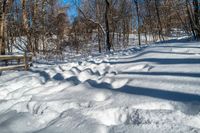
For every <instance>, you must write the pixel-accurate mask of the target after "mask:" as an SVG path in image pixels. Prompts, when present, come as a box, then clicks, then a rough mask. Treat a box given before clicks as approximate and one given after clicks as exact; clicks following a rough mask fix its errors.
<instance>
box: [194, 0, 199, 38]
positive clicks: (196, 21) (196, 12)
mask: <svg viewBox="0 0 200 133" xmlns="http://www.w3.org/2000/svg"><path fill="white" fill-rule="evenodd" d="M193 6H194V24H195V31H196V38H197V39H200V23H199V13H200V11H199V10H200V9H199V8H200V6H199V2H198V0H193Z"/></svg>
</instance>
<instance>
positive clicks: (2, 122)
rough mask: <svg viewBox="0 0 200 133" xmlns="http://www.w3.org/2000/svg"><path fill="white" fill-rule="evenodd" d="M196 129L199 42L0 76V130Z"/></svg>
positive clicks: (118, 132)
mask: <svg viewBox="0 0 200 133" xmlns="http://www.w3.org/2000/svg"><path fill="white" fill-rule="evenodd" d="M133 132H134V133H148V132H149V133H160V132H162V133H198V132H200V43H198V42H190V43H186V42H185V43H169V44H157V45H152V46H148V47H145V48H141V49H138V48H132V49H129V50H126V51H121V52H117V53H113V54H110V55H108V56H98V57H90V58H88V60H87V61H82V62H80V61H79V62H74V63H66V64H60V65H41V64H36V65H34V67H33V68H31V70H30V71H28V72H25V71H9V72H3V73H2V75H1V76H0V133H133Z"/></svg>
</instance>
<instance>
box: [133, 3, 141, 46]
mask: <svg viewBox="0 0 200 133" xmlns="http://www.w3.org/2000/svg"><path fill="white" fill-rule="evenodd" d="M134 3H135V7H136V13H137V27H138V29H137V31H138V44H139V45H141V39H140V16H139V5H138V1H137V0H134Z"/></svg>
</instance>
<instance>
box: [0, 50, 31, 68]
mask: <svg viewBox="0 0 200 133" xmlns="http://www.w3.org/2000/svg"><path fill="white" fill-rule="evenodd" d="M14 60H15V61H16V63H15V65H13V64H12V62H11V64H8V61H14ZM0 62H5V66H0V72H1V71H5V70H13V69H18V68H24V69H25V70H28V69H29V67H30V63H31V62H32V56H31V55H27V54H26V53H25V54H24V55H0ZM21 62H22V63H21ZM29 62H30V63H29Z"/></svg>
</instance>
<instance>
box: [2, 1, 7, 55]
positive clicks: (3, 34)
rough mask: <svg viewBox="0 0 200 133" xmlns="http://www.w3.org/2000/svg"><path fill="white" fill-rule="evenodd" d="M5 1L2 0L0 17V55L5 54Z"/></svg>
mask: <svg viewBox="0 0 200 133" xmlns="http://www.w3.org/2000/svg"><path fill="white" fill-rule="evenodd" d="M6 3H7V0H3V2H2V5H1V6H2V7H3V8H2V9H3V10H2V15H0V16H1V18H0V55H5V53H6V51H5V49H6V41H5V40H6V39H5V15H6Z"/></svg>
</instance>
